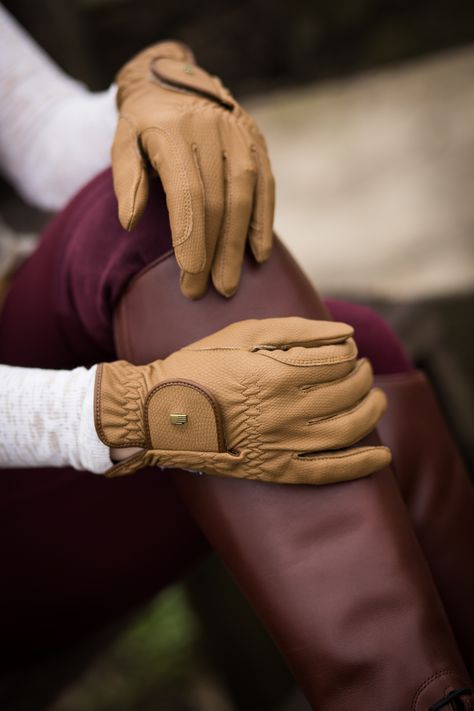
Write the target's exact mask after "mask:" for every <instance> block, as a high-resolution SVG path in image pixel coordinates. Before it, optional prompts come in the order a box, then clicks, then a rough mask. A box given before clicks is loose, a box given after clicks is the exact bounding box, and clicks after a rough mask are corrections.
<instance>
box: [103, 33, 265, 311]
mask: <svg viewBox="0 0 474 711" xmlns="http://www.w3.org/2000/svg"><path fill="white" fill-rule="evenodd" d="M117 85H118V94H117V103H118V108H119V122H118V126H117V131H116V135H115V139H114V144H113V148H112V168H113V178H114V187H115V192H116V195H117V198H118V203H119V217H120V221H121V223H122V225H123V227H124V228H125V229H128V230H131V229H133V227H134V226H135V225H136V223H137V222H138V220H139V219H140V216H141V214H142V212H143V210H144V208H145V205H146V202H147V199H148V180H149V178H148V174H147V162H149V163H150V164H151V166H152V167H153V168H154V169H155V170H156V171H157V172H158V173H159V176H160V178H161V181H162V183H163V187H164V190H165V192H166V199H167V204H168V210H169V215H170V222H171V232H172V239H173V247H174V251H175V255H176V259H177V261H178V264H179V266H180V269H181V290H182V292H183V293H184V294H185V295H186V296H189V297H191V298H198V297H200V296H202V295H203V294H204V292H205V290H206V288H207V284H208V280H209V277H210V274H211V273H212V280H213V283H214V285H215V287H216V289H217V290H218V291H219V292H220V293H221V294H223V295H225V296H231V295H232V294H233V293H234V292H235V290H236V289H237V285H238V282H239V278H240V272H241V267H242V261H243V255H244V250H245V244H246V241H247V238H248V239H249V241H250V246H251V248H252V251H253V254H254V256H255V258H256V259H257V261H264V260H265V259H266V258H267V257H268V256H269V254H270V250H271V245H272V226H273V212H274V191H275V189H274V180H273V175H272V171H271V167H270V162H269V159H268V155H267V149H266V145H265V141H264V139H263V136H262V135H261V133H260V132H259V130H258V128H257V126H256V124H255V122H254V121H253V119H252V118H251V117H250V116H249V115H248V114H247V113H246V112H245V111H244V110H243V109H242V107H241V106H239V104H238V103H237V102H236V101H235V99H234V98H233V97H232V95H231V94H230V93H229V91H228V90H227V89H225V88H224V86H223V85H222V84H221V82H220V81H219V79H218V78H217V77H214V76H211V75H209V74H208V73H207V72H205V71H204V70H203V69H201V68H200V67H198V66H196V64H195V61H194V57H193V55H192V52H191V51H190V50H189V49H188V48H187V47H186V46H185V45H182V44H180V43H178V42H161V43H159V44H157V45H155V46H153V47H150V48H149V49H146V50H144V51H143V52H141V53H140V54H139V55H138V56H136V57H135V58H134V59H132V60H131V61H130V62H129V63H128V64H126V65H125V67H124V68H123V69H122V70H121V71H120V72H119V74H118V76H117Z"/></svg>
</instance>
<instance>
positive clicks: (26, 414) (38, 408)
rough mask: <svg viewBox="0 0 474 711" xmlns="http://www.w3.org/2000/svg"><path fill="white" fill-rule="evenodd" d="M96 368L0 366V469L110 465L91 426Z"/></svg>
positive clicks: (92, 468)
mask: <svg viewBox="0 0 474 711" xmlns="http://www.w3.org/2000/svg"><path fill="white" fill-rule="evenodd" d="M96 369H97V368H96V366H94V367H93V368H90V369H86V368H75V369H74V370H70V371H69V370H40V369H38V368H16V367H12V366H8V365H0V467H3V468H6V467H12V468H13V467H48V466H53V467H65V466H71V467H74V468H75V469H86V470H88V471H91V472H95V473H96V474H101V473H103V472H105V471H106V470H107V469H109V468H110V467H111V466H112V462H111V459H110V450H109V448H108V447H106V445H104V444H103V443H102V442H101V441H100V439H99V437H98V436H97V432H96V429H95V425H94V386H95V375H96Z"/></svg>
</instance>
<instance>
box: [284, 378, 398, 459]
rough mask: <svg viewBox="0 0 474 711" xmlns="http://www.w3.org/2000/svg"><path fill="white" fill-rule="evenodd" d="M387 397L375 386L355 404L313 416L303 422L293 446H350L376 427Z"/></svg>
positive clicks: (332, 447) (314, 447)
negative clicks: (321, 416)
mask: <svg viewBox="0 0 474 711" xmlns="http://www.w3.org/2000/svg"><path fill="white" fill-rule="evenodd" d="M386 406H387V398H386V397H385V394H384V393H383V392H382V390H380V388H374V389H373V390H371V391H370V393H369V394H368V395H367V396H366V397H365V398H363V399H362V400H361V401H360V402H359V403H358V404H357V405H356V406H355V407H353V408H352V409H350V410H348V411H346V412H343V413H341V414H338V415H333V416H332V417H326V418H320V417H319V416H316V418H314V419H312V420H311V419H310V420H308V421H307V424H306V431H305V432H304V433H303V434H302V435H301V442H302V441H303V439H304V442H305V444H304V445H303V446H301V442H298V443H297V445H296V446H295V449H298V450H303V449H304V450H305V451H307V452H311V451H312V450H313V451H316V450H317V451H318V452H321V451H323V450H326V449H341V448H343V447H350V446H351V445H352V444H354V443H355V442H358V441H359V440H361V439H362V438H363V437H365V436H366V435H367V434H369V432H372V430H374V429H375V427H376V425H377V422H378V421H379V420H380V418H381V416H382V415H383V413H384V412H385V409H386Z"/></svg>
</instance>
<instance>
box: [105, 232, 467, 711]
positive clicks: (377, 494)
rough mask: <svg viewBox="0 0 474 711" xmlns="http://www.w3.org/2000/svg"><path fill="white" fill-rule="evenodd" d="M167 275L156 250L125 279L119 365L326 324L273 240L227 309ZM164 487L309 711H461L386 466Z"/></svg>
mask: <svg viewBox="0 0 474 711" xmlns="http://www.w3.org/2000/svg"><path fill="white" fill-rule="evenodd" d="M178 276H179V275H178V269H177V267H176V265H175V263H174V259H173V257H172V254H171V253H170V254H169V256H166V255H165V256H164V257H162V258H161V259H159V260H158V261H157V262H155V263H154V264H153V265H151V266H150V267H149V268H148V269H147V270H145V271H144V272H142V273H141V274H140V275H138V277H137V278H136V279H135V280H134V282H132V284H131V285H130V288H129V289H128V291H127V292H126V294H125V296H124V298H123V300H122V302H121V304H120V306H119V308H118V310H117V313H116V342H117V349H118V354H119V356H120V357H125V358H127V359H128V360H131V361H134V362H137V363H145V362H148V361H150V360H153V359H154V358H159V357H164V356H166V355H167V354H168V353H170V352H172V351H174V350H176V349H177V348H179V347H181V346H183V345H185V344H186V343H188V342H191V341H193V340H195V339H196V338H200V337H203V336H205V335H206V334H208V333H210V332H212V331H215V330H216V329H218V328H221V327H223V326H225V325H226V324H228V323H230V322H234V321H237V320H241V319H242V318H248V317H252V318H263V317H268V316H291V315H299V316H303V317H309V318H317V319H321V318H324V317H325V316H327V314H326V313H325V310H324V307H323V306H322V304H321V301H320V300H319V297H318V296H317V295H316V294H315V292H314V290H313V288H312V286H311V285H310V283H309V282H308V280H307V279H306V278H305V277H304V275H303V274H302V272H301V270H300V269H299V268H298V267H297V265H296V264H295V263H294V261H293V260H292V258H291V257H290V256H289V255H288V253H287V252H286V250H284V248H283V247H282V246H281V244H278V243H277V244H276V248H275V250H274V254H273V255H272V259H271V260H269V262H267V263H266V264H264V265H262V266H260V267H257V266H256V265H254V264H252V263H250V262H247V263H246V265H245V269H244V273H243V277H242V284H241V287H240V289H239V291H238V293H237V295H236V296H235V297H234V298H233V299H232V300H231V301H225V300H224V299H222V298H221V297H219V296H218V295H216V294H215V293H214V292H209V293H208V295H207V296H206V297H205V299H203V300H202V301H200V302H190V301H187V300H186V299H184V297H182V296H181V295H180V292H179V279H178ZM262 294H264V295H265V297H264V298H262ZM157 304H159V310H158V309H157V306H156V305H157ZM373 439H374V440H376V436H375V435H374V437H373ZM175 478H176V482H177V485H178V486H179V487H180V491H181V494H182V496H183V498H184V500H185V501H186V502H187V504H188V506H189V508H190V510H191V511H192V513H193V514H194V516H195V518H196V520H197V521H198V523H199V525H200V526H201V527H202V530H203V531H204V532H205V534H206V536H207V537H208V539H209V541H210V542H211V544H212V545H213V547H214V548H215V549H216V550H217V551H218V553H219V554H220V555H221V557H222V558H223V560H224V561H225V563H226V564H227V566H228V567H229V569H230V571H231V572H232V573H233V575H234V576H235V578H236V580H237V581H238V583H239V585H240V587H241V588H242V590H243V591H244V592H245V594H246V595H247V596H248V597H249V599H250V601H251V603H252V604H253V606H254V607H255V609H256V610H257V612H258V613H259V615H260V616H261V617H262V619H263V621H264V623H265V624H266V626H267V628H268V630H269V632H270V633H271V635H272V636H273V637H274V639H275V640H276V642H277V644H278V646H279V647H280V649H281V651H282V653H283V655H284V656H285V658H286V660H287V662H288V664H289V666H290V668H291V669H292V670H293V672H294V674H295V676H296V678H297V680H298V682H299V684H300V685H301V687H302V689H303V691H304V692H305V694H306V696H307V698H308V700H309V701H310V703H311V705H312V706H313V708H315V709H318V710H319V711H347V710H348V709H354V710H356V709H357V711H359V710H360V711H362V709H363V710H364V711H380V710H381V709H383V711H435V710H438V709H451V711H455V709H463V708H464V709H471V708H472V707H471V701H470V699H471V690H470V688H469V687H470V680H469V678H468V675H467V673H466V670H465V668H464V665H463V662H462V659H461V656H460V653H459V651H458V648H457V646H456V643H455V640H454V636H453V633H452V630H451V627H450V625H449V622H448V620H447V618H446V615H445V612H444V609H443V606H442V603H441V601H440V598H439V596H438V593H437V590H436V588H435V586H434V583H433V579H432V577H431V575H430V572H429V569H428V566H427V564H426V561H425V559H424V557H423V554H422V551H421V549H420V547H419V545H418V542H417V540H416V537H415V534H414V532H413V529H412V527H411V524H410V521H409V518H408V513H407V510H406V508H405V506H404V503H403V501H402V498H401V496H400V493H399V490H398V487H397V484H396V482H395V479H394V477H393V473H392V471H391V470H390V469H386V470H384V471H382V472H379V473H377V474H374V475H372V476H370V477H367V478H364V479H360V480H357V481H351V482H349V483H342V484H334V485H329V486H323V487H310V486H294V487H283V486H278V485H272V484H261V483H259V482H237V481H232V480H224V479H219V478H215V477H206V476H201V477H197V476H195V475H192V474H189V473H186V472H177V473H176V474H175Z"/></svg>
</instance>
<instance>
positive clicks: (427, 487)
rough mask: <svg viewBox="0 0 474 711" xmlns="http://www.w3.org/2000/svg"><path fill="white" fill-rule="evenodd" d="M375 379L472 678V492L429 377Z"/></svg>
mask: <svg viewBox="0 0 474 711" xmlns="http://www.w3.org/2000/svg"><path fill="white" fill-rule="evenodd" d="M376 382H377V384H378V385H379V386H380V387H381V388H383V390H385V392H386V394H387V397H388V400H389V403H390V407H389V408H388V411H387V412H386V414H385V416H384V417H383V418H382V421H381V422H380V424H379V433H380V435H381V437H382V439H383V441H384V443H385V444H388V445H389V447H390V448H391V450H392V455H393V467H394V470H395V474H396V477H397V479H398V483H399V487H400V490H401V492H402V496H403V498H404V500H405V503H406V506H407V508H408V511H409V513H410V518H411V520H412V524H413V528H414V530H415V532H416V535H417V538H418V540H419V542H420V544H421V547H422V549H423V552H424V555H425V558H426V560H427V561H428V564H429V566H430V568H431V572H432V575H433V578H434V580H435V582H436V585H437V587H438V590H439V593H440V596H441V599H442V600H443V603H444V606H445V608H446V610H447V613H448V616H449V620H450V622H451V626H452V628H453V631H454V634H455V637H456V640H457V643H458V646H459V649H460V650H461V653H462V655H463V659H464V663H465V664H466V666H467V668H468V670H469V672H470V674H471V676H472V675H473V674H474V487H473V485H472V482H471V481H470V479H469V477H468V475H467V473H466V471H465V469H464V466H463V462H462V460H461V457H460V456H459V453H458V451H457V449H456V445H455V443H454V441H453V438H452V436H451V434H450V432H449V430H448V427H447V425H446V422H445V420H444V417H443V414H442V413H441V411H440V408H439V405H438V403H437V401H436V399H435V397H434V394H433V391H432V389H431V386H430V384H429V382H428V381H427V379H426V377H425V376H424V375H423V374H422V373H419V372H416V371H413V372H410V373H401V374H400V375H391V376H390V375H389V376H379V377H378V378H376Z"/></svg>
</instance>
